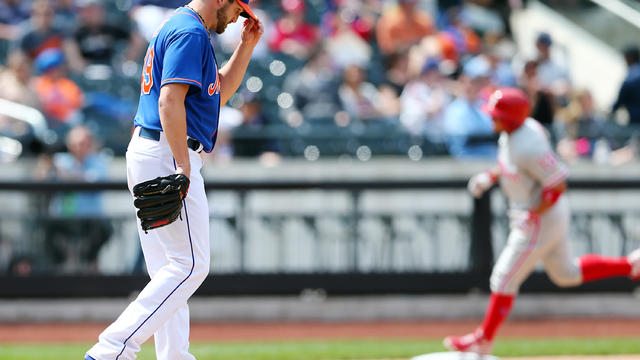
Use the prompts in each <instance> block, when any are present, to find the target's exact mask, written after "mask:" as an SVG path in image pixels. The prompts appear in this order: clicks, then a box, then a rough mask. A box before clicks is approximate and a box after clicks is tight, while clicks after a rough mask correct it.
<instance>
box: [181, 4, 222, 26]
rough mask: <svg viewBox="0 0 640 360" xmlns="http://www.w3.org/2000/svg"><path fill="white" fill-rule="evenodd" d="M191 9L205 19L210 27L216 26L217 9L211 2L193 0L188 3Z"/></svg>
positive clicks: (205, 23) (206, 24)
mask: <svg viewBox="0 0 640 360" xmlns="http://www.w3.org/2000/svg"><path fill="white" fill-rule="evenodd" d="M186 6H187V7H188V8H190V9H191V10H193V11H195V12H196V13H197V15H199V17H200V18H201V20H202V21H204V26H205V28H207V30H209V29H213V28H215V26H216V24H215V22H216V17H215V13H216V12H215V10H214V9H213V8H212V6H211V5H210V3H209V2H207V1H201V0H193V1H191V2H190V3H189V4H187V5H186ZM212 14H213V16H212Z"/></svg>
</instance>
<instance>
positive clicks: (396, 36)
mask: <svg viewBox="0 0 640 360" xmlns="http://www.w3.org/2000/svg"><path fill="white" fill-rule="evenodd" d="M433 32H434V25H433V19H432V18H431V16H430V15H429V14H428V13H426V12H424V11H420V10H418V9H416V10H415V11H413V12H411V13H410V14H407V13H406V12H405V11H403V10H402V9H401V8H400V7H395V8H394V9H392V10H390V11H388V12H387V13H385V14H383V15H382V16H381V17H380V19H379V20H378V24H377V26H376V37H377V40H378V46H379V47H380V51H382V53H384V54H387V55H388V54H392V53H394V52H396V51H403V50H406V49H407V48H409V47H410V46H411V45H414V44H416V43H418V42H420V40H421V39H422V38H423V37H425V36H428V35H431V34H433Z"/></svg>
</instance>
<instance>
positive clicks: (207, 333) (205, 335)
mask: <svg viewBox="0 0 640 360" xmlns="http://www.w3.org/2000/svg"><path fill="white" fill-rule="evenodd" d="M477 325H478V323H477V321H476V320H473V321H455V322H454V321H451V322H442V321H437V322H436V321H434V322H429V321H420V322H361V323H206V324H204V323H196V324H193V325H192V328H191V339H192V340H193V341H208V342H215V341H254V340H255V341H261V340H294V339H375V338H411V339H420V338H425V339H428V338H431V339H433V338H442V337H444V336H446V335H451V334H464V333H466V332H468V331H470V330H472V329H473V328H474V327H475V326H477ZM106 326H107V324H103V323H98V324H95V323H92V324H0V342H4V343H60V342H62V343H64V342H92V341H95V339H97V337H98V334H99V333H100V332H101V331H102V330H103V329H104V328H105V327H106ZM500 336H501V337H547V338H548V337H618V336H630V337H633V336H638V337H639V338H640V319H633V320H625V319H579V320H576V319H542V320H531V321H510V322H507V323H506V324H505V326H504V327H503V328H502V329H501V331H500ZM598 358H599V359H602V358H603V357H598ZM556 359H558V360H560V358H556ZM567 359H572V358H567ZM587 359H588V358H582V360H587ZM612 359H616V360H621V359H628V358H620V357H617V358H616V357H613V358H612ZM634 359H637V360H640V357H636V358H634Z"/></svg>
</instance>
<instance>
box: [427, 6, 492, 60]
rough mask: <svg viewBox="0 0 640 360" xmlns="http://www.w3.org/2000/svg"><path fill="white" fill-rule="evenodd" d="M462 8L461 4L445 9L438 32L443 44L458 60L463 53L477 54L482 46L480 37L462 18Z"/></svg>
mask: <svg viewBox="0 0 640 360" xmlns="http://www.w3.org/2000/svg"><path fill="white" fill-rule="evenodd" d="M462 9H463V8H462V6H453V7H451V8H449V9H448V10H447V11H446V13H445V19H446V22H445V24H444V25H443V26H442V30H441V31H440V32H439V34H438V36H439V37H440V38H441V41H442V42H443V46H444V47H447V48H448V49H447V50H448V51H449V52H453V53H454V54H455V55H451V56H452V57H455V58H457V59H458V60H459V59H461V58H462V57H464V56H465V55H475V54H478V53H479V52H480V50H481V48H482V40H481V39H480V37H479V36H478V35H477V34H476V33H475V32H474V31H473V30H472V29H471V28H470V27H469V26H467V24H466V23H465V21H464V20H463V17H462Z"/></svg>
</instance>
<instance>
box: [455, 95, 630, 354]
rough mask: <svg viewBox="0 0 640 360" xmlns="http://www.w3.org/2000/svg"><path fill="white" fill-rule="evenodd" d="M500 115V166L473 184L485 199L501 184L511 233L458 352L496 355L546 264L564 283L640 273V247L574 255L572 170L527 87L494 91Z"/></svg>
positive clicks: (496, 117)
mask: <svg viewBox="0 0 640 360" xmlns="http://www.w3.org/2000/svg"><path fill="white" fill-rule="evenodd" d="M485 111H487V112H488V113H489V114H490V115H491V117H492V118H493V122H494V126H495V131H496V132H500V133H501V135H500V138H499V140H498V166H497V167H496V168H495V169H492V170H488V171H485V172H483V173H480V174H478V175H475V176H473V177H472V178H471V179H470V180H469V184H468V189H469V192H471V194H472V195H473V196H474V197H480V196H481V195H482V194H483V193H484V192H485V191H487V190H488V189H489V188H490V187H491V186H492V185H493V184H494V183H496V182H498V181H499V182H500V186H501V188H502V190H503V191H504V193H505V194H506V196H507V198H508V199H509V208H510V210H509V220H510V232H509V237H508V240H507V245H506V246H505V248H504V249H503V250H502V253H501V254H500V256H499V258H498V261H497V262H496V264H495V266H494V268H493V272H492V274H491V280H490V287H491V297H490V300H489V305H488V307H487V310H486V313H485V317H484V321H483V323H482V325H480V327H478V328H477V329H476V330H475V331H474V332H472V333H471V334H468V335H465V336H460V337H457V336H449V337H447V338H445V339H444V345H445V346H446V347H447V348H449V349H450V350H452V351H461V352H474V353H478V354H483V355H486V354H490V353H491V349H492V343H493V338H494V336H495V334H496V332H497V330H498V328H499V326H500V325H501V324H502V323H503V322H504V320H505V319H506V318H507V316H508V315H509V312H510V311H511V307H512V305H513V301H514V298H515V296H516V294H517V292H518V289H519V287H520V284H522V282H523V281H524V280H525V279H526V278H527V277H528V276H529V274H530V273H531V272H532V271H533V270H534V267H535V266H536V264H537V263H538V261H542V262H543V264H544V268H545V270H546V272H547V274H549V277H550V278H551V280H552V281H553V282H554V283H555V284H556V285H558V286H577V285H580V284H582V283H584V282H589V281H594V280H599V279H604V278H609V277H614V276H630V277H633V278H634V277H637V276H638V275H640V250H635V251H633V252H632V253H631V254H630V255H629V256H627V257H605V256H600V255H585V256H581V257H580V258H578V259H576V260H575V261H574V259H573V258H572V256H571V253H570V250H569V243H568V240H567V236H566V233H567V228H568V227H569V218H570V211H569V204H568V202H567V199H566V197H565V196H564V192H565V190H566V188H567V185H566V182H565V179H566V177H567V174H568V173H567V169H566V167H565V166H564V165H563V164H561V163H560V162H559V161H558V159H557V157H556V155H555V153H554V152H553V151H552V150H551V145H550V143H549V139H548V137H547V133H546V130H545V129H544V128H543V127H542V126H541V125H540V123H539V122H537V121H536V120H534V119H532V118H530V117H528V116H529V111H530V104H529V100H528V99H527V96H526V95H525V94H524V93H523V92H522V91H521V90H519V89H515V88H502V89H498V90H496V91H494V92H493V93H492V94H491V96H490V98H489V101H488V103H487V105H486V107H485Z"/></svg>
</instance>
